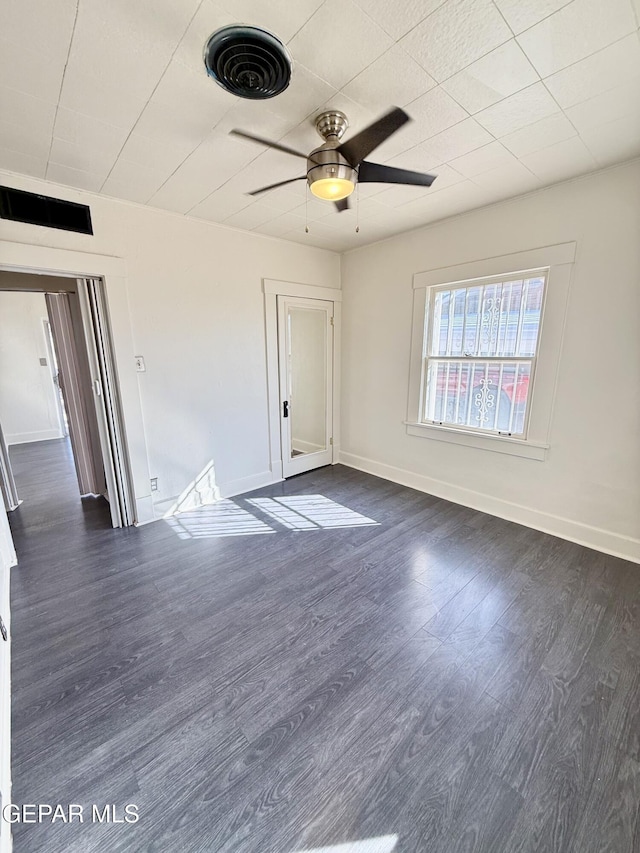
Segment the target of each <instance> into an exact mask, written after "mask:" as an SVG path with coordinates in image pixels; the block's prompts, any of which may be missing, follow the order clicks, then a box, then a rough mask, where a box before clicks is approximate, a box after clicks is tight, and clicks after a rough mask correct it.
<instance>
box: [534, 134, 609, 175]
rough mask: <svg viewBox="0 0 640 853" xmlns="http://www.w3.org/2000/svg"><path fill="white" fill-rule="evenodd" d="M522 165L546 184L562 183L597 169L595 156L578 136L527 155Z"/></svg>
mask: <svg viewBox="0 0 640 853" xmlns="http://www.w3.org/2000/svg"><path fill="white" fill-rule="evenodd" d="M522 163H524V165H525V166H526V167H527V168H528V169H530V170H531V171H532V172H533V173H534V174H535V175H537V176H538V177H539V178H540V179H541V180H542V181H543V182H545V183H550V182H552V181H562V180H564V179H566V178H571V177H573V176H574V175H581V174H584V172H590V171H592V170H593V169H595V168H596V167H597V163H596V161H595V160H594V158H593V156H592V155H591V153H590V152H589V150H588V149H587V147H586V145H585V144H584V142H583V141H582V140H581V139H580V138H579V137H578V136H574V137H573V139H565V141H564V142H556V144H555V145H550V146H549V147H548V148H543V149H542V150H541V151H536V152H534V153H533V154H527V155H526V156H525V157H523V158H522Z"/></svg>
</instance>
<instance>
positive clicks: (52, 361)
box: [42, 317, 69, 438]
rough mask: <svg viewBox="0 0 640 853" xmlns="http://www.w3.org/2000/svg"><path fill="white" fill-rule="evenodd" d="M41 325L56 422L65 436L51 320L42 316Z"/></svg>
mask: <svg viewBox="0 0 640 853" xmlns="http://www.w3.org/2000/svg"><path fill="white" fill-rule="evenodd" d="M42 326H43V328H44V338H45V341H46V346H47V359H48V361H49V374H50V375H51V382H52V384H53V390H54V393H55V399H56V413H57V415H58V424H59V426H60V437H61V438H66V437H67V436H68V435H69V431H68V430H67V425H66V422H65V410H64V404H63V402H62V397H61V396H60V379H59V377H58V373H59V371H58V370H57V369H56V355H55V352H54V350H53V337H52V334H51V321H50V320H49V318H48V317H43V318H42Z"/></svg>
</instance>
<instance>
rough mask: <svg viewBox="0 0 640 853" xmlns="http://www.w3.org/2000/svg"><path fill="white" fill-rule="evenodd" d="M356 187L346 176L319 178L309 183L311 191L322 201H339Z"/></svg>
mask: <svg viewBox="0 0 640 853" xmlns="http://www.w3.org/2000/svg"><path fill="white" fill-rule="evenodd" d="M355 188H356V185H355V184H354V183H353V181H350V180H349V179H348V178H320V179H319V180H317V181H313V183H312V184H311V185H310V189H311V192H312V193H313V194H314V196H316V198H321V199H322V200H323V201H340V200H341V199H343V198H347V197H348V196H350V195H351V193H352V192H353V191H354V189H355Z"/></svg>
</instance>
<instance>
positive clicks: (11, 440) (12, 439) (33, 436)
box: [5, 429, 64, 445]
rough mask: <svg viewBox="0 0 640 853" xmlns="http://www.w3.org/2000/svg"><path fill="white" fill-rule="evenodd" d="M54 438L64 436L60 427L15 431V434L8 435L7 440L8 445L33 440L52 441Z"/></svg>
mask: <svg viewBox="0 0 640 853" xmlns="http://www.w3.org/2000/svg"><path fill="white" fill-rule="evenodd" d="M54 438H64V436H63V435H62V433H61V432H60V430H59V429H39V430H35V432H15V433H13V435H6V436H5V441H6V443H7V445H11V444H29V443H30V442H32V441H51V440H52V439H54Z"/></svg>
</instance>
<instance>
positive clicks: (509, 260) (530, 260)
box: [413, 242, 576, 290]
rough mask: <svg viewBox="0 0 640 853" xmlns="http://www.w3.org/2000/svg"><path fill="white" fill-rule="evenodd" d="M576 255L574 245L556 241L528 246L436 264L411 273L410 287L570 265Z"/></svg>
mask: <svg viewBox="0 0 640 853" xmlns="http://www.w3.org/2000/svg"><path fill="white" fill-rule="evenodd" d="M575 257H576V244H575V242H574V243H557V244H556V245H555V246H547V247H546V248H544V247H542V248H539V249H528V250H527V251H524V252H514V253H513V254H510V255H498V256H496V257H494V258H482V259H481V260H478V261H469V262H467V263H464V264H456V265H455V266H452V267H439V268H438V269H434V270H427V271H426V272H418V273H415V275H414V276H413V288H414V290H418V289H419V288H423V287H434V286H437V285H444V284H461V285H463V284H464V282H469V281H473V280H474V279H477V278H489V277H490V276H500V277H502V276H510V275H513V274H514V273H519V272H530V271H532V270H534V271H535V270H540V269H546V268H547V267H552V266H558V265H559V264H572V263H573V262H574V261H575Z"/></svg>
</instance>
